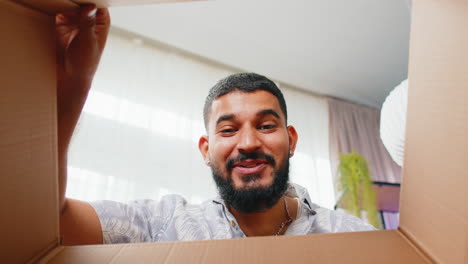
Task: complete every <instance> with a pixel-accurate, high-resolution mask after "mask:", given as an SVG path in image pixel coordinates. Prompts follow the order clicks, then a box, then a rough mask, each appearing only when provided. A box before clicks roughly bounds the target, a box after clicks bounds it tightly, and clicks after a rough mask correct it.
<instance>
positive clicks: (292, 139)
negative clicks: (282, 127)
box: [288, 126, 299, 158]
mask: <svg viewBox="0 0 468 264" xmlns="http://www.w3.org/2000/svg"><path fill="white" fill-rule="evenodd" d="M288 137H289V157H290V158H291V157H292V156H294V151H296V144H297V140H298V138H299V135H297V131H296V129H295V128H294V127H293V126H288Z"/></svg>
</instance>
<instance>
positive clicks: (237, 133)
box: [199, 90, 297, 211]
mask: <svg viewBox="0 0 468 264" xmlns="http://www.w3.org/2000/svg"><path fill="white" fill-rule="evenodd" d="M207 130H208V131H207V132H208V136H204V137H202V138H201V139H200V142H199V148H200V151H201V152H202V154H203V157H204V159H205V162H206V163H207V165H209V166H210V167H211V168H212V171H213V176H214V179H215V181H216V183H217V185H218V189H219V190H220V194H221V196H222V197H223V199H225V201H226V202H228V203H236V202H238V201H237V200H242V199H244V200H245V199H247V200H248V201H243V203H245V202H249V203H250V204H251V205H250V207H251V208H247V209H248V210H245V209H246V208H236V209H238V210H240V211H259V210H262V209H266V208H268V207H271V206H273V205H274V204H275V203H276V201H277V200H278V199H279V198H280V197H281V196H282V194H283V193H284V191H285V188H286V185H287V178H288V168H289V158H290V157H291V156H292V153H294V149H295V146H296V141H297V133H296V131H295V129H294V128H293V127H292V126H289V127H288V126H286V121H285V116H284V113H283V112H282V111H281V108H280V105H279V103H278V100H277V98H276V97H275V96H274V95H273V94H271V93H269V92H267V91H263V90H257V91H254V92H249V93H247V92H241V91H234V92H231V93H228V94H226V95H223V96H221V97H219V98H217V99H216V100H214V101H213V103H212V105H211V109H210V114H209V118H208V126H207ZM278 184H282V185H284V186H277V185H278ZM275 185H276V186H275ZM223 188H224V189H223ZM226 188H228V190H226ZM223 192H225V193H224V194H223ZM277 192H282V193H279V194H278V193H277ZM226 193H231V194H232V193H236V194H235V197H230V198H229V197H224V196H226V195H228V194H226ZM278 195H279V197H263V198H262V196H278ZM241 196H242V197H241ZM267 198H272V199H273V200H272V201H262V199H267ZM252 199H254V200H255V201H252ZM229 200H231V201H229ZM241 202H242V201H241ZM271 203H273V204H271ZM252 204H258V206H253V207H252ZM233 206H234V207H236V206H235V205H233ZM239 206H242V205H238V207H239Z"/></svg>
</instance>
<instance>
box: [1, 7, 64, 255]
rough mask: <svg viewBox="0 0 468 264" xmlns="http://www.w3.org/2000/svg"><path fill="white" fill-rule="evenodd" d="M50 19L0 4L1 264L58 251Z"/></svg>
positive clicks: (53, 61) (26, 9)
mask: <svg viewBox="0 0 468 264" xmlns="http://www.w3.org/2000/svg"><path fill="white" fill-rule="evenodd" d="M53 23H54V20H53V19H52V18H51V17H49V16H46V15H44V14H42V13H39V12H37V11H34V10H32V9H29V8H26V7H24V6H22V5H19V4H16V3H14V2H10V1H0V33H1V35H2V36H1V37H0V58H1V59H0V74H1V75H0V76H1V78H0V80H1V85H0V89H1V95H0V188H1V189H0V208H1V217H0V234H1V240H0V241H1V242H0V248H1V249H0V262H1V263H24V262H26V261H27V260H28V259H30V258H32V257H33V256H37V255H40V254H41V253H44V252H42V251H43V250H46V249H50V247H53V246H57V244H58V241H57V238H58V203H57V184H56V175H57V173H56V170H57V169H56V159H57V157H56V151H55V148H56V132H55V130H56V129H55V123H56V121H55V120H56V119H55V113H56V111H55V79H56V78H55V48H54V41H53V40H54V35H53V34H54V31H53V29H54V27H53Z"/></svg>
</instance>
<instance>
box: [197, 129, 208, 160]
mask: <svg viewBox="0 0 468 264" xmlns="http://www.w3.org/2000/svg"><path fill="white" fill-rule="evenodd" d="M198 149H199V150H200V153H201V154H202V156H203V160H204V161H205V164H206V166H210V155H209V153H208V149H209V148H208V136H201V137H200V139H199V140H198Z"/></svg>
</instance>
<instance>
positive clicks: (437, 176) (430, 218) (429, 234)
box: [400, 0, 468, 263]
mask: <svg viewBox="0 0 468 264" xmlns="http://www.w3.org/2000/svg"><path fill="white" fill-rule="evenodd" d="M466 28H468V7H467V5H466V2H464V1H453V0H451V1H443V2H441V1H437V0H428V1H414V2H413V14H412V29H411V32H412V35H411V48H410V54H411V57H410V67H409V76H410V78H409V100H408V117H407V120H408V124H407V135H406V146H405V162H404V164H405V165H404V171H403V172H404V173H403V184H402V194H401V212H400V213H401V214H400V228H401V230H402V231H403V232H405V233H406V234H407V235H408V236H409V237H410V238H411V239H412V240H413V241H414V242H415V243H416V244H418V245H419V246H420V247H421V248H422V249H423V250H425V251H426V252H428V254H429V255H430V256H431V257H432V258H433V259H434V260H436V261H437V262H440V263H463V261H464V260H463V258H464V254H465V252H466V251H465V249H466V245H465V243H466V241H465V239H466V235H467V231H468V229H467V219H468V214H467V209H466V208H467V206H466V201H467V200H466V195H465V193H466V186H467V185H466V178H467V176H468V174H467V172H468V162H467V161H468V159H467V157H468V152H467V149H468V137H467V135H466V131H468V122H467V121H468V119H467V116H468V107H467V102H466V99H467V98H468V89H467V87H468V78H467V76H468V48H467V47H468V31H466Z"/></svg>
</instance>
